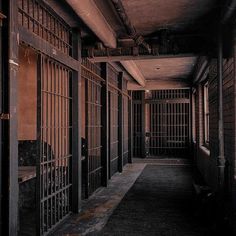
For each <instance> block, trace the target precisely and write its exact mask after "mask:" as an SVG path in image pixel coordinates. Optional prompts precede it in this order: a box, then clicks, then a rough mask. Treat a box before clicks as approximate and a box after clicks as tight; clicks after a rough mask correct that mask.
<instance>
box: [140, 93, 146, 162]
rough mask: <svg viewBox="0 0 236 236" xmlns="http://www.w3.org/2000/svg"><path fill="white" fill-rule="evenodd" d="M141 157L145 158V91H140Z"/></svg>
mask: <svg viewBox="0 0 236 236" xmlns="http://www.w3.org/2000/svg"><path fill="white" fill-rule="evenodd" d="M141 110H142V158H146V130H145V128H146V109H145V91H142V109H141Z"/></svg>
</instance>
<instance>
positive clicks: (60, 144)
mask: <svg viewBox="0 0 236 236" xmlns="http://www.w3.org/2000/svg"><path fill="white" fill-rule="evenodd" d="M38 72H39V73H40V75H39V77H38V91H39V92H38V98H39V99H38V112H39V114H41V115H40V116H39V117H38V134H39V137H40V138H39V141H40V158H39V163H38V165H37V177H38V183H39V185H40V186H39V187H38V188H37V189H39V192H38V206H39V211H40V216H39V217H40V224H39V231H40V235H47V234H48V233H50V232H51V230H52V229H54V228H55V226H56V225H57V224H58V223H59V222H61V221H62V220H63V219H64V218H65V217H66V216H68V215H69V214H70V212H71V188H72V180H71V172H72V171H71V161H72V150H71V140H72V120H71V112H72V107H71V105H72V92H71V90H72V86H71V83H72V81H71V77H72V71H71V70H70V69H68V68H67V67H65V66H64V65H62V64H60V63H58V62H56V61H54V60H53V59H50V58H49V57H47V56H44V55H42V56H41V58H40V60H39V68H38Z"/></svg>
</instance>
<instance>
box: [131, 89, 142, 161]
mask: <svg viewBox="0 0 236 236" xmlns="http://www.w3.org/2000/svg"><path fill="white" fill-rule="evenodd" d="M142 93H143V92H142V91H133V92H132V114H133V118H132V123H133V125H132V133H133V156H134V157H142V124H143V122H142V119H143V116H142ZM130 122H131V121H130Z"/></svg>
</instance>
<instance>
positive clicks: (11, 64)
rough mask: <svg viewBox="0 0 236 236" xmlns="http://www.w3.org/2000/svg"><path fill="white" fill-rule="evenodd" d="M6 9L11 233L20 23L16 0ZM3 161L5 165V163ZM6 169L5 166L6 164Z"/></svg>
mask: <svg viewBox="0 0 236 236" xmlns="http://www.w3.org/2000/svg"><path fill="white" fill-rule="evenodd" d="M3 7H4V9H5V12H6V13H7V14H8V15H7V17H8V24H7V26H6V27H7V30H8V32H4V34H5V33H6V35H7V36H8V38H5V39H4V42H5V43H6V44H5V43H4V47H6V49H4V50H7V51H4V55H5V56H6V58H7V61H5V63H4V69H5V70H6V71H7V72H6V75H4V77H6V80H4V88H5V89H6V90H5V92H6V94H4V110H5V111H6V113H8V112H9V114H10V117H11V118H10V120H9V121H6V123H5V124H4V131H3V132H4V134H5V135H6V136H5V141H6V142H5V145H6V147H7V146H8V147H9V150H5V151H6V152H5V151H4V153H5V154H6V156H8V163H5V164H6V167H7V166H8V168H6V170H5V171H6V172H7V173H6V172H5V173H4V175H5V176H8V184H7V188H6V191H7V193H8V196H6V199H8V204H7V205H8V210H9V212H8V215H7V217H6V219H7V220H6V225H7V226H8V229H7V233H8V235H11V236H14V235H17V223H18V221H17V215H18V140H17V113H16V106H17V76H18V39H17V35H18V24H17V1H16V0H9V1H8V3H6V5H5V4H4V6H3ZM5 164H4V165H5ZM4 169H5V168H4Z"/></svg>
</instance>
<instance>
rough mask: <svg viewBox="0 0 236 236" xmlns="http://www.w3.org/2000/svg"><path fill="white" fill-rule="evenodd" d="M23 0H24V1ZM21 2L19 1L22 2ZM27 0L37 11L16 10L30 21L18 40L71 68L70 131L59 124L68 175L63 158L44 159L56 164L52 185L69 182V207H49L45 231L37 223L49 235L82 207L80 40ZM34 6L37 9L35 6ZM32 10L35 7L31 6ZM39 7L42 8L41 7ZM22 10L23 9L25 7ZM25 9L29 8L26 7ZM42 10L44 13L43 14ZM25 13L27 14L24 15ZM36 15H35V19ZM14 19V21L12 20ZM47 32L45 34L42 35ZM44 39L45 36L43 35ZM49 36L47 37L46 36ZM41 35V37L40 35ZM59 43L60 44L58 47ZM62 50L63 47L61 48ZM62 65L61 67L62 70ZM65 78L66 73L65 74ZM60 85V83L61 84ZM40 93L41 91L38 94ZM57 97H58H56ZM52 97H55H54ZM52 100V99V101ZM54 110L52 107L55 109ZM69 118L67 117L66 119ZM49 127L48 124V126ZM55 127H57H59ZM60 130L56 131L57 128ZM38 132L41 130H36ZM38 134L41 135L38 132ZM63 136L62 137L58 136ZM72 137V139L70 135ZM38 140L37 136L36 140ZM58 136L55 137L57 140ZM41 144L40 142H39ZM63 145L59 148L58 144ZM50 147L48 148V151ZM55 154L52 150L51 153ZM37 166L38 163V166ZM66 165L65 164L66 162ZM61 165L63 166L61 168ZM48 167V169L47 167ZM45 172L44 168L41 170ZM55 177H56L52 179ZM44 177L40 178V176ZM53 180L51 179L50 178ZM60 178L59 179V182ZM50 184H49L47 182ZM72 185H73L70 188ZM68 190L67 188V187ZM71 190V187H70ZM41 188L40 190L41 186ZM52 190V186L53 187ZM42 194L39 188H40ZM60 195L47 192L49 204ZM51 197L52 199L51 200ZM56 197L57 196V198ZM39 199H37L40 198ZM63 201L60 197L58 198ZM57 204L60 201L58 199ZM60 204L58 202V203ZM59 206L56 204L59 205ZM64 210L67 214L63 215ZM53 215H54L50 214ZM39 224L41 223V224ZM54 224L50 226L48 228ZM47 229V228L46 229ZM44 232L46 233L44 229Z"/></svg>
mask: <svg viewBox="0 0 236 236" xmlns="http://www.w3.org/2000/svg"><path fill="white" fill-rule="evenodd" d="M23 1H24V0H23ZM23 1H21V2H23ZM29 2H31V3H33V4H35V5H34V7H35V6H36V5H37V7H38V10H39V12H38V13H37V11H38V10H37V11H36V13H37V14H38V15H37V14H36V13H33V15H30V14H32V11H31V12H23V9H16V15H18V16H19V14H23V15H24V17H26V21H27V22H28V23H29V24H27V25H24V26H23V25H22V24H21V26H20V27H19V36H20V37H19V38H20V40H21V42H22V43H26V44H27V45H29V46H31V47H32V48H34V49H36V50H38V51H39V52H40V55H42V57H43V58H48V60H50V61H51V62H50V63H51V64H52V65H54V66H55V67H56V68H62V70H63V71H64V72H63V73H64V75H65V74H66V72H65V71H70V72H69V74H70V75H69V78H68V79H69V80H70V88H69V87H68V92H69V93H70V96H69V97H70V99H69V100H73V101H74V102H73V103H70V104H69V103H66V104H67V105H66V106H67V108H68V109H69V110H70V113H68V116H69V117H70V118H69V117H67V121H68V122H70V125H69V129H70V131H68V132H65V130H64V128H65V127H64V128H63V127H61V133H63V132H64V134H65V133H67V135H69V136H70V139H71V144H69V142H68V143H67V144H68V148H69V149H70V151H69V157H70V158H69V159H70V161H68V163H67V164H69V163H70V168H71V169H70V171H69V172H70V174H65V175H64V174H63V173H66V170H62V168H58V167H62V166H63V165H61V164H63V163H64V164H65V163H66V158H65V159H63V158H62V159H60V158H59V159H58V160H52V161H48V162H46V165H49V166H50V167H52V165H53V164H52V163H54V164H55V167H53V168H51V171H49V172H50V173H49V172H48V173H49V176H48V177H47V178H48V179H51V180H53V179H54V180H55V185H56V183H57V182H58V183H60V179H61V180H62V179H64V180H66V182H67V183H68V185H67V186H68V188H67V187H66V186H64V187H63V190H62V192H61V193H60V194H61V195H62V193H64V194H67V195H68V193H69V192H71V193H70V196H69V197H68V199H67V200H68V202H70V207H69V208H68V207H67V209H65V207H64V208H63V209H61V211H60V212H61V213H62V214H61V216H59V215H56V214H54V213H55V211H54V213H53V207H51V206H50V209H51V210H50V214H51V216H52V215H53V214H54V216H55V217H54V218H55V219H56V220H55V219H53V220H52V221H51V223H50V222H49V223H50V224H51V225H49V227H48V229H46V230H42V227H41V230H40V224H38V234H40V235H42V234H48V233H49V232H51V231H52V230H53V228H55V227H56V226H57V225H58V223H60V222H61V220H63V218H64V216H65V217H66V215H68V214H69V213H70V212H72V211H73V212H74V213H78V212H79V211H80V207H81V159H80V158H81V155H80V152H81V150H80V149H81V141H80V112H79V110H80V109H79V94H80V90H81V88H80V82H79V80H80V73H81V72H80V71H81V70H80V66H81V65H80V63H79V62H78V61H79V60H80V58H81V42H80V32H79V30H78V29H72V28H69V26H68V25H66V23H65V22H64V21H63V20H61V18H60V17H59V16H58V15H57V14H56V12H54V11H53V10H51V9H50V8H49V7H48V6H46V5H45V4H44V3H43V2H42V1H41V0H30V1H27V4H29ZM15 6H17V3H16V4H15ZM37 7H36V8H37ZM33 9H34V8H33ZM40 9H41V10H40ZM42 9H43V10H42ZM24 10H25V9H24ZM27 10H28V9H27ZM42 12H44V13H42ZM46 12H47V14H48V16H49V18H50V21H49V22H50V23H48V22H46V21H42V22H39V20H42V18H41V17H39V16H45V15H47V14H46ZM27 13H30V14H28V15H27ZM37 17H38V18H37ZM19 19H21V18H20V17H19V18H18V20H19ZM15 22H17V20H16V21H15ZM44 24H46V26H45V27H44ZM47 24H50V27H54V28H53V29H54V30H56V32H53V33H50V32H49V31H50V29H51V28H50V27H49V28H48V25H47ZM58 25H66V26H65V27H66V28H67V29H68V30H69V32H70V33H69V36H68V37H67V39H66V40H67V42H66V43H65V45H66V46H65V47H63V45H64V43H63V42H62V43H61V44H60V43H58V42H59V41H60V40H61V39H63V40H64V36H63V34H62V35H60V37H58V36H56V35H55V34H56V33H58V32H59V31H57V30H58V29H57V27H56V26H58ZM37 26H38V27H39V26H40V28H41V31H40V30H39V31H37V32H35V29H37ZM43 30H45V32H47V34H39V33H40V32H41V33H42V31H43ZM45 35H48V36H45ZM44 36H45V37H46V38H45V37H44ZM49 36H50V37H49ZM40 37H41V38H40ZM60 45H61V46H60ZM63 48H64V49H65V48H66V49H65V50H64V49H63ZM63 68H64V69H63ZM38 73H39V74H38V78H40V77H42V75H40V73H41V72H38ZM53 73H54V77H53V78H54V79H55V78H58V79H59V80H61V79H62V76H63V73H59V72H58V73H57V72H56V69H55V70H54V72H53ZM64 77H65V78H66V76H64ZM38 82H39V84H40V83H41V81H38ZM61 85H62V84H61ZM38 89H40V86H38ZM44 92H45V93H47V94H51V95H52V96H55V97H56V99H58V101H60V99H61V100H62V99H63V98H65V99H66V96H65V95H62V94H59V93H54V92H55V91H54V92H53V91H51V92H50V91H48V92H47V91H44ZM39 94H41V91H40V93H39ZM59 98H60V99H59ZM41 99H42V98H40V97H39V98H38V104H39V103H40V100H41ZM56 99H55V100H56ZM55 100H54V101H55ZM55 110H56V109H54V112H55ZM54 118H55V119H58V120H57V121H58V122H59V118H58V117H57V116H54ZM68 119H69V120H68ZM64 121H66V119H64ZM38 127H40V124H39V125H38ZM48 128H50V127H48ZM58 130H60V129H59V127H58ZM56 132H57V129H54V134H55V133H56ZM58 132H59V131H58ZM39 133H40V132H39ZM39 136H40V135H39ZM61 137H62V136H61ZM72 137H73V138H72ZM39 140H40V139H39ZM58 140H59V139H57V141H58ZM57 141H56V139H55V140H54V142H55V143H56V142H57ZM41 144H42V143H41ZM43 146H44V145H41V156H42V154H43V152H44V151H45V150H43V149H44V147H43ZM61 148H62V147H61ZM48 149H49V148H47V150H48ZM54 156H55V153H54ZM38 166H39V165H38ZM67 166H68V165H67ZM63 168H64V167H63ZM46 170H47V168H46ZM44 172H45V171H43V173H44ZM41 173H42V168H40V167H38V170H37V176H38V177H40V176H41V177H42V176H45V174H42V175H41ZM54 177H55V178H54ZM42 178H43V177H42ZM42 178H41V180H39V182H41V183H42ZM51 182H53V181H51ZM62 182H63V181H61V183H62ZM52 184H53V183H51V186H50V187H49V188H50V191H51V189H52V188H55V186H54V187H52ZM49 185H50V183H49ZM72 186H73V188H72ZM66 189H67V190H66ZM69 189H70V190H69ZM41 190H42V189H41ZM54 190H55V189H54ZM41 193H42V191H41ZM39 194H40V191H38V194H37V195H38V203H40V202H42V199H41V195H39ZM58 194H59V191H56V192H55V194H54V193H52V194H50V196H52V198H53V199H54V200H55V201H53V200H51V203H56V199H57V196H58ZM52 198H51V199H52ZM49 199H50V197H48V198H46V201H49ZM58 199H59V198H58ZM39 200H40V201H39ZM61 200H62V198H61ZM58 204H59V202H58ZM59 205H60V204H59ZM58 207H59V206H58ZM54 208H55V204H54ZM40 210H41V211H42V208H40V207H38V211H37V212H38V220H39V222H41V221H40V219H41V218H42V217H41V216H42V214H39V211H40ZM64 213H66V214H64ZM67 213H68V214H67ZM52 218H53V217H52ZM41 225H42V223H41ZM51 226H53V227H51ZM49 228H50V230H49ZM43 231H45V232H43Z"/></svg>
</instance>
